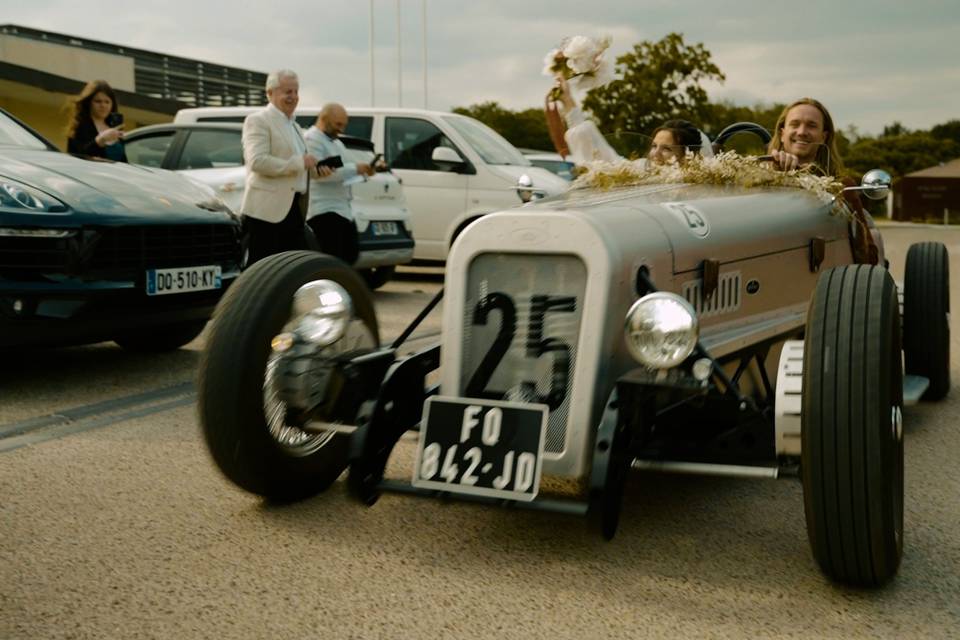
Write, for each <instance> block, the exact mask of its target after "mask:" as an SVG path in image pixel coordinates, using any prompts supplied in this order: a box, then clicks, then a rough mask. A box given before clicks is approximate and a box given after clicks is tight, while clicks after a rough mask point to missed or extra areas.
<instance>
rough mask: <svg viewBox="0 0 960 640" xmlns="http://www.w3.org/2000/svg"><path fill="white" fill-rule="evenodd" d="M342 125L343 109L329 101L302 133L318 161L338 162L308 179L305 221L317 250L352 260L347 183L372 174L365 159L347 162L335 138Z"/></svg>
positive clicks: (352, 233)
mask: <svg viewBox="0 0 960 640" xmlns="http://www.w3.org/2000/svg"><path fill="white" fill-rule="evenodd" d="M346 128H347V111H346V109H344V108H343V107H342V106H341V105H339V104H336V103H330V104H326V105H324V106H323V108H322V109H320V113H319V115H318V116H317V122H316V124H314V125H313V126H312V127H310V128H309V129H307V133H306V135H305V136H304V138H305V140H306V143H307V150H308V151H309V152H310V153H311V154H312V155H314V156H316V157H317V158H318V159H319V160H320V161H321V162H324V161H330V160H333V161H334V162H333V164H340V163H342V166H339V167H337V168H335V169H334V170H333V173H332V174H330V175H328V176H325V177H321V176H318V178H317V179H315V180H312V181H311V185H310V207H309V211H308V213H307V224H308V225H310V228H311V229H313V233H314V235H315V236H316V237H317V241H318V242H319V243H320V250H321V251H323V252H324V253H327V254H330V255H333V256H337V257H338V258H340V259H341V260H343V261H344V262H346V263H347V264H353V263H354V262H356V260H357V253H358V247H357V226H356V224H355V223H354V220H353V209H352V208H351V205H350V201H351V200H352V199H353V193H352V192H351V189H350V185H352V184H354V183H356V182H360V181H362V180H363V179H364V177H365V176H372V175H373V174H374V167H372V166H371V165H369V164H367V163H365V162H347V149H346V147H345V146H344V144H343V141H342V140H340V139H339V138H340V135H341V134H342V133H343V132H344V131H345V130H346Z"/></svg>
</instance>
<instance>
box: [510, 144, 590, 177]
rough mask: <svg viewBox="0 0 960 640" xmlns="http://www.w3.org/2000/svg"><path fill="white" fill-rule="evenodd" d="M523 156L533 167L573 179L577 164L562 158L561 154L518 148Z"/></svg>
mask: <svg viewBox="0 0 960 640" xmlns="http://www.w3.org/2000/svg"><path fill="white" fill-rule="evenodd" d="M520 152H521V153H522V154H523V156H524V157H525V158H526V159H527V160H529V161H530V164H532V165H533V166H535V167H540V168H541V169H546V170H547V171H549V172H550V173H554V174H556V175H558V176H560V177H561V178H563V179H564V180H573V179H574V178H575V177H576V175H574V169H575V168H576V166H577V165H575V164H574V163H572V162H570V161H569V160H566V159H564V157H563V156H562V155H560V154H559V153H556V152H553V151H538V150H536V149H520Z"/></svg>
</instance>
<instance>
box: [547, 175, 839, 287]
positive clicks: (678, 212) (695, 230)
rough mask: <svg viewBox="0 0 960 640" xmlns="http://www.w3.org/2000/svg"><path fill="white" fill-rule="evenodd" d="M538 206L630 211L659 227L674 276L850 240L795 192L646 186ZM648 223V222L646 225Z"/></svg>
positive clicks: (818, 206) (579, 192)
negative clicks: (814, 243)
mask: <svg viewBox="0 0 960 640" xmlns="http://www.w3.org/2000/svg"><path fill="white" fill-rule="evenodd" d="M537 206H542V207H551V208H554V209H578V210H588V209H597V208H599V209H604V208H611V209H612V208H622V207H627V208H630V209H633V210H635V211H637V212H638V213H642V214H644V215H643V218H638V224H650V223H655V224H656V225H657V226H658V227H659V229H660V230H661V231H662V232H663V234H664V235H665V236H666V238H667V240H668V241H669V243H670V250H671V253H672V255H673V271H674V273H681V272H685V271H693V270H696V269H699V268H700V267H701V265H702V263H703V261H704V260H716V261H718V262H719V263H720V264H724V263H728V262H734V261H738V260H743V259H746V258H750V257H754V256H759V255H764V254H772V253H777V252H783V251H789V250H792V249H798V248H803V247H809V246H810V243H811V240H813V239H814V238H822V239H823V240H824V241H827V242H829V241H833V240H837V239H839V238H840V237H841V236H843V234H844V231H845V224H844V219H843V217H842V216H838V215H835V213H833V212H832V211H831V207H830V204H829V203H825V202H822V201H820V200H818V199H817V197H816V196H815V195H813V194H812V193H809V192H807V191H804V190H802V189H796V188H783V187H779V188H777V187H769V188H755V189H747V188H742V187H723V186H710V185H686V184H680V185H677V184H666V185H660V184H658V185H643V186H636V187H624V188H620V189H612V190H609V191H600V192H598V191H596V190H592V189H591V190H587V189H573V190H571V191H569V192H567V193H566V194H564V195H562V196H559V197H556V198H550V199H548V200H544V201H542V202H541V203H538V204H537ZM640 220H647V221H649V222H640Z"/></svg>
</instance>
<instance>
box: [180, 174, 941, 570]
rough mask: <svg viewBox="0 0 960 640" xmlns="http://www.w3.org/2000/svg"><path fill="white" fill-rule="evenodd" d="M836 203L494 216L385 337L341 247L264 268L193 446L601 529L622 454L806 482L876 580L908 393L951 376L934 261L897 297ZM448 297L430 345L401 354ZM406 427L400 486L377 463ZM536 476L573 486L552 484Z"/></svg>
mask: <svg viewBox="0 0 960 640" xmlns="http://www.w3.org/2000/svg"><path fill="white" fill-rule="evenodd" d="M868 177H869V179H868V180H867V181H866V182H865V184H864V185H863V186H862V187H857V188H859V189H862V190H863V192H864V193H866V194H867V195H872V196H880V197H882V196H884V195H885V193H886V191H887V187H888V184H889V177H886V178H885V179H884V177H883V176H879V177H878V176H877V174H871V175H869V176H868ZM836 206H838V203H836V202H834V203H830V202H825V201H823V200H822V199H821V198H818V197H816V196H814V195H812V194H811V193H809V192H807V191H804V190H801V189H790V188H762V189H751V188H743V187H734V186H723V185H721V186H715V185H714V186H705V185H692V184H661V185H646V186H635V187H627V188H620V189H614V190H609V191H599V190H592V189H574V190H572V191H570V192H568V193H567V194H566V195H563V196H558V197H554V198H551V199H548V200H544V201H540V202H538V203H534V204H532V205H528V206H525V207H522V208H518V209H512V210H509V211H503V212H499V213H495V214H491V215H487V216H484V217H483V218H481V219H479V220H477V221H476V222H475V223H473V224H472V225H470V226H469V227H468V228H467V229H466V230H465V231H464V232H463V233H462V234H461V235H460V236H459V238H458V239H457V241H456V242H455V243H454V245H453V247H452V249H451V252H450V255H449V258H448V261H447V267H446V278H445V282H444V289H443V290H442V292H441V294H439V295H438V296H437V298H436V299H434V301H433V302H432V303H431V304H430V305H429V306H428V307H427V308H426V309H425V310H424V312H423V313H421V314H420V316H419V317H418V318H417V319H415V320H414V322H413V323H412V324H411V326H410V327H409V328H408V330H407V331H405V332H404V334H403V335H402V336H401V337H400V338H399V339H398V340H397V341H396V342H395V343H394V344H392V345H390V346H382V345H380V339H379V334H378V325H377V319H376V315H375V313H374V308H373V304H372V301H371V297H370V294H369V293H368V291H367V290H366V288H365V287H364V285H363V283H362V281H361V280H360V279H359V278H358V277H356V276H355V274H354V273H353V272H352V271H351V270H350V269H349V268H347V267H346V266H345V265H343V264H341V263H339V262H338V261H336V260H335V259H333V258H330V257H327V256H324V255H318V254H316V253H309V252H291V253H285V254H281V255H278V256H274V257H272V258H269V259H267V260H263V261H261V262H259V263H257V264H256V265H254V266H253V267H252V268H251V269H249V270H248V271H247V272H246V273H244V275H243V276H242V277H241V278H240V280H239V281H238V282H237V283H236V284H235V285H234V286H233V287H232V288H231V289H230V291H229V292H228V294H227V296H226V297H225V298H224V300H223V302H222V304H221V305H220V307H219V309H218V311H217V313H216V316H215V321H214V326H213V330H212V332H211V335H210V338H209V341H208V346H207V350H206V352H205V355H204V358H203V360H202V364H201V368H200V377H199V412H200V421H201V423H202V426H203V432H204V435H205V438H206V442H207V444H208V446H209V449H210V451H211V453H212V455H213V458H214V460H215V462H216V464H217V465H218V466H219V468H220V469H221V470H222V471H223V472H224V473H225V475H226V476H227V477H228V478H229V479H230V480H232V481H233V482H234V483H236V484H237V485H239V486H240V487H242V488H244V489H246V490H248V491H251V492H253V493H255V494H259V495H262V496H266V497H267V498H270V499H274V500H282V501H289V500H295V499H300V498H304V497H307V496H310V495H313V494H316V493H317V492H320V491H323V490H324V489H326V488H327V487H328V486H329V485H330V484H331V483H332V482H334V481H335V480H336V479H337V478H338V476H339V475H340V474H341V473H342V472H343V471H344V469H346V468H347V467H349V476H348V485H349V488H350V490H351V492H352V493H353V495H355V496H356V497H357V498H359V499H360V500H362V501H364V502H365V503H367V504H373V503H374V502H375V501H376V500H377V498H378V496H379V495H380V492H381V491H383V490H385V489H398V490H404V491H408V492H412V493H422V494H427V495H457V496H460V497H462V498H464V499H471V500H479V501H487V502H490V503H494V504H505V503H509V504H512V505H516V506H528V507H531V508H540V509H549V510H558V511H564V512H568V513H573V514H581V515H585V516H587V517H588V518H589V519H590V520H591V521H592V522H594V523H595V524H596V526H597V527H598V528H599V530H600V531H601V532H602V533H603V535H604V536H606V537H607V538H610V537H612V536H613V535H614V533H615V531H616V528H617V524H618V519H619V514H620V511H621V503H622V501H623V495H624V483H625V479H626V477H627V475H628V473H629V472H630V470H631V469H647V470H651V469H652V470H661V471H674V472H684V473H703V474H721V475H733V476H740V477H757V478H775V477H778V476H783V475H790V476H794V477H796V476H798V475H799V477H800V478H801V479H802V482H803V489H804V505H805V512H806V520H807V529H808V534H809V540H810V544H811V546H812V549H813V554H814V556H815V558H816V560H817V562H818V563H819V565H820V567H821V568H822V569H823V571H824V572H825V573H826V574H827V575H829V576H830V577H831V578H833V579H835V580H837V581H840V582H844V583H850V584H856V585H879V584H882V583H884V582H885V581H887V580H888V579H890V578H891V577H892V576H893V575H894V574H895V573H896V571H897V568H898V565H899V562H900V558H901V555H902V540H903V538H902V530H903V427H902V411H901V409H902V406H903V405H904V404H905V403H909V402H914V401H916V400H918V399H919V398H920V396H924V397H925V398H927V399H938V398H940V397H942V396H943V395H945V394H946V393H947V390H948V389H949V386H950V378H949V343H950V340H949V325H948V314H949V299H948V295H949V293H948V291H949V288H948V270H947V269H948V267H947V254H946V249H945V247H944V246H943V245H941V244H937V243H922V244H918V245H915V246H913V247H911V249H910V251H909V255H908V258H907V264H906V278H905V286H904V287H903V291H902V311H901V302H900V297H899V296H898V287H897V286H896V284H895V283H894V281H893V279H892V278H891V276H890V275H889V273H888V272H887V270H886V269H885V268H884V267H883V266H875V265H867V264H856V263H854V261H853V253H852V249H851V246H852V244H851V240H852V237H851V236H852V234H854V233H855V232H854V231H852V229H853V228H854V227H853V226H852V225H851V223H850V222H849V219H848V218H847V217H845V216H842V215H836V214H835V207H836ZM440 295H442V296H443V299H444V305H443V325H442V326H443V329H442V337H441V339H440V340H439V343H438V344H436V345H434V346H431V347H429V348H426V349H423V350H421V351H419V352H416V353H415V354H413V355H410V356H407V357H403V358H399V357H398V356H397V353H398V349H399V347H400V343H402V341H403V340H404V339H405V338H406V337H407V336H409V335H410V333H411V332H412V331H413V330H414V327H415V326H416V325H417V324H418V323H419V322H420V321H421V320H422V318H423V317H424V316H425V315H426V313H428V312H429V311H430V309H432V308H433V307H434V306H435V305H436V304H437V303H438V302H439V300H440ZM901 316H902V322H903V329H902V331H901ZM901 344H903V348H902V347H901ZM902 353H905V362H906V374H907V375H906V376H905V375H904V369H903V364H902V359H901V354H902ZM437 369H439V383H438V384H431V385H428V384H427V382H428V375H429V374H431V372H433V371H435V370H437ZM432 380H433V379H432V378H431V381H432ZM411 430H413V431H419V436H418V437H419V446H418V451H417V458H416V463H415V465H414V470H413V478H412V481H411V482H410V483H399V482H397V481H387V480H384V470H385V467H386V464H387V460H388V458H389V457H390V455H391V452H392V451H393V450H394V447H395V445H396V444H397V442H398V440H399V439H400V437H401V436H402V435H404V434H405V433H407V432H408V431H411ZM548 477H549V478H559V479H562V480H563V482H567V484H572V485H573V486H575V487H580V488H581V491H580V494H579V495H574V496H566V497H557V496H556V495H544V493H542V492H540V491H539V489H540V486H541V483H542V482H546V481H547V478H548ZM568 481H573V482H568Z"/></svg>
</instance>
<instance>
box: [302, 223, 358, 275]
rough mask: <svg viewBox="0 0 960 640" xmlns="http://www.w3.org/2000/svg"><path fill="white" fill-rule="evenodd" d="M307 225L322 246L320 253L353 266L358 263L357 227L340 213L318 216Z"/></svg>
mask: <svg viewBox="0 0 960 640" xmlns="http://www.w3.org/2000/svg"><path fill="white" fill-rule="evenodd" d="M307 224H308V225H309V226H310V228H311V229H312V230H313V235H315V236H316V237H317V242H318V243H319V244H320V251H323V252H324V253H326V254H327V255H331V256H336V257H338V258H340V259H341V260H343V261H344V262H346V263H347V264H349V265H352V264H353V263H354V262H356V261H357V255H358V253H359V247H358V246H357V225H356V224H354V222H353V221H352V220H347V219H346V218H344V217H343V216H341V215H340V214H339V213H333V212H327V213H321V214H319V215H316V216H314V217H312V218H310V219H309V220H307Z"/></svg>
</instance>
